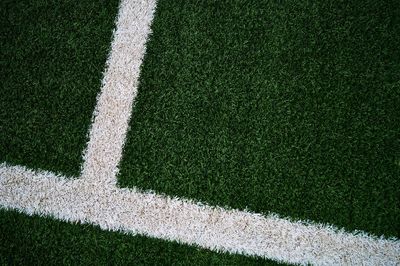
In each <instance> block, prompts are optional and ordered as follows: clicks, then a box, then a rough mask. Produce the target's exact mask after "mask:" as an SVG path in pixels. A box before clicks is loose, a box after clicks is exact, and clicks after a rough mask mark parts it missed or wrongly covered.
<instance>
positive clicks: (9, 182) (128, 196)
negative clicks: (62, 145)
mask: <svg viewBox="0 0 400 266" xmlns="http://www.w3.org/2000/svg"><path fill="white" fill-rule="evenodd" d="M155 5H156V4H155V0H148V1H144V0H143V1H135V0H122V3H121V5H120V10H119V16H118V21H117V30H116V32H115V34H114V40H113V43H112V52H111V54H110V58H109V59H108V63H107V65H108V67H107V71H106V74H105V77H104V82H103V86H102V91H101V93H100V96H99V98H98V104H97V107H96V111H95V114H94V123H93V125H92V128H91V130H90V134H89V135H90V140H89V143H88V147H87V150H86V152H85V153H84V165H83V169H82V176H81V178H80V179H67V178H65V177H63V176H57V175H55V174H53V173H50V172H46V171H40V172H39V171H36V172H35V171H32V170H29V169H26V168H25V167H22V166H9V165H7V164H5V163H3V164H0V205H1V206H3V207H5V208H10V209H18V210H21V211H23V212H25V213H27V214H40V215H49V216H52V217H56V218H58V219H61V220H66V221H74V222H83V223H90V224H95V225H99V226H100V227H101V228H102V229H106V230H114V231H118V230H122V231H126V232H129V233H132V234H137V233H139V234H144V235H148V236H152V237H157V238H162V239H166V240H177V241H180V242H182V243H187V244H191V245H198V246H201V247H204V248H209V249H211V250H218V251H227V252H232V253H241V254H245V255H255V256H261V257H266V258H271V259H275V260H280V261H285V262H291V263H300V264H306V263H312V264H320V265H323V264H330V265H332V264H346V265H348V264H371V265H372V264H373V265H396V264H400V241H398V240H397V239H383V238H376V237H371V236H368V235H367V234H350V233H346V232H344V231H340V230H337V229H335V228H333V227H330V226H324V225H321V224H311V223H308V224H304V223H302V222H291V221H289V220H286V219H282V218H278V217H276V216H273V215H271V216H267V217H265V216H262V215H259V214H254V213H249V212H245V211H238V210H226V209H223V208H220V207H210V206H207V205H202V204H198V203H193V202H192V201H188V200H183V199H176V198H170V197H167V196H160V195H157V194H151V193H142V192H137V191H136V190H134V189H133V190H130V189H124V188H122V189H121V188H118V187H117V186H116V175H117V173H118V170H117V169H118V168H117V166H118V163H119V161H120V159H121V154H122V148H123V144H124V141H125V135H126V132H127V129H128V122H129V117H130V113H131V108H132V102H133V99H134V97H135V96H136V91H137V82H138V81H137V80H138V76H139V68H140V63H141V61H142V58H143V55H144V51H145V41H146V38H147V36H148V34H149V31H150V23H151V20H152V17H153V12H154V9H155Z"/></svg>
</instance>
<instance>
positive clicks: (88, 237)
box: [0, 209, 278, 265]
mask: <svg viewBox="0 0 400 266" xmlns="http://www.w3.org/2000/svg"><path fill="white" fill-rule="evenodd" d="M0 264H1V265H61V264H62V265H278V263H276V262H272V261H269V260H264V259H261V258H253V257H246V256H242V255H230V254H226V253H217V252H212V251H209V250H204V249H199V248H197V247H192V246H187V245H182V244H178V243H177V242H169V241H162V240H157V239H153V238H148V237H144V236H131V235H127V234H123V233H118V232H107V231H103V230H101V229H99V228H98V227H96V226H91V225H82V224H71V223H66V222H61V221H56V220H53V219H51V218H43V217H38V216H33V217H29V216H26V215H24V214H20V213H18V212H16V211H6V210H4V209H3V210H2V209H0Z"/></svg>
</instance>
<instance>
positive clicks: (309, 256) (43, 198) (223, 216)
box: [0, 164, 400, 265]
mask: <svg viewBox="0 0 400 266" xmlns="http://www.w3.org/2000/svg"><path fill="white" fill-rule="evenodd" d="M0 205H2V206H4V207H6V208H13V209H18V210H23V211H24V212H26V213H28V214H33V213H36V214H40V215H50V216H53V217H56V218H58V219H61V220H67V221H74V222H75V221H79V222H84V223H91V224H95V225H98V226H100V227H101V228H102V229H105V230H113V231H117V230H121V231H126V232H130V233H132V234H136V233H139V234H144V235H148V236H151V237H156V238H162V239H166V240H177V241H180V242H182V243H187V244H191V245H198V246H201V247H203V248H208V249H211V250H219V251H226V252H231V253H241V254H245V255H256V256H261V257H265V258H270V259H275V260H279V261H284V262H289V263H299V264H306V263H312V264H318V265H324V264H329V265H339V264H341V265H349V264H353V265H354V264H370V265H396V264H397V265H398V264H399V263H400V242H399V241H397V240H387V239H382V238H375V237H371V236H368V235H366V234H359V235H354V234H350V233H346V232H344V231H340V230H337V229H334V228H333V227H329V226H324V225H320V224H304V223H301V222H291V221H288V220H285V219H282V218H278V217H275V216H267V217H264V216H262V215H259V214H254V213H249V212H244V211H238V210H226V209H223V208H219V207H210V206H207V205H202V204H195V203H193V202H191V201H188V200H181V199H174V198H169V197H165V196H160V195H156V194H148V193H141V192H137V191H135V190H128V189H119V188H116V187H114V188H113V187H109V186H105V187H100V186H98V185H96V184H93V183H90V182H86V181H85V180H84V179H82V180H79V179H78V180H71V179H69V180H68V179H66V178H63V177H62V176H55V175H54V174H52V173H50V172H33V171H30V170H28V169H26V168H24V167H20V166H7V165H5V164H2V165H0Z"/></svg>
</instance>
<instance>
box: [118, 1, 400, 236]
mask: <svg viewBox="0 0 400 266" xmlns="http://www.w3.org/2000/svg"><path fill="white" fill-rule="evenodd" d="M398 14H400V6H399V5H398V3H397V2H396V1H378V2H377V1H362V2H359V1H356V2H343V1H316V2H315V1H314V2H309V1H298V0H296V1H166V0H160V1H158V7H157V10H156V15H155V18H154V21H153V25H152V30H153V34H152V36H151V38H150V40H149V42H148V44H147V54H146V56H145V60H144V63H143V66H142V72H141V76H140V87H139V95H138V98H137V100H136V106H135V108H134V111H133V115H132V117H133V120H132V121H131V129H130V132H129V134H128V139H127V143H126V145H125V151H124V155H123V161H122V163H121V171H120V176H119V185H120V186H122V187H125V186H128V187H132V186H137V187H139V188H142V189H152V190H155V191H157V192H161V193H165V194H168V195H176V196H180V197H185V198H190V199H196V200H201V201H204V202H207V203H210V204H216V205H222V206H224V205H227V206H230V207H234V208H239V209H244V208H248V209H250V210H251V211H255V212H262V213H268V212H275V213H278V214H280V215H282V216H288V217H291V218H294V219H310V220H313V221H317V222H324V223H325V222H326V223H331V224H335V225H337V226H339V227H345V228H346V229H348V230H354V229H360V230H366V231H367V232H370V233H373V234H376V235H382V234H384V235H386V236H396V237H400V207H399V204H398V203H399V202H400V183H399V182H400V180H399V178H400V163H399V160H400V143H399V136H400V134H399V129H400V121H399V118H400V112H399V108H398V104H399V103H400V83H399V80H400V72H399V69H400V52H399V50H398V45H399V43H400V21H399V17H398Z"/></svg>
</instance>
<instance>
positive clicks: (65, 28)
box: [0, 0, 119, 175]
mask: <svg viewBox="0 0 400 266" xmlns="http://www.w3.org/2000/svg"><path fill="white" fill-rule="evenodd" d="M118 2H119V1H117V0H111V1H104V0H95V1H92V0H83V1H71V0H61V1H49V0H37V1H36V0H35V1H28V0H21V1H12V0H3V1H1V2H0V12H1V13H0V14H1V24H0V32H1V33H0V35H1V49H0V57H1V61H0V78H1V90H0V162H3V161H7V162H8V163H11V164H19V165H25V166H28V167H30V168H34V169H38V168H40V169H45V170H51V171H55V172H61V173H62V174H65V175H78V174H79V170H80V166H81V161H82V152H83V150H84V149H85V147H86V142H87V134H88V129H89V125H90V123H91V117H92V113H93V110H94V106H95V104H96V95H97V93H98V92H99V91H100V85H101V79H102V72H103V71H104V67H105V62H106V57H107V54H108V51H109V49H110V44H111V36H112V30H113V28H114V21H115V18H116V14H117V9H118Z"/></svg>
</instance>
